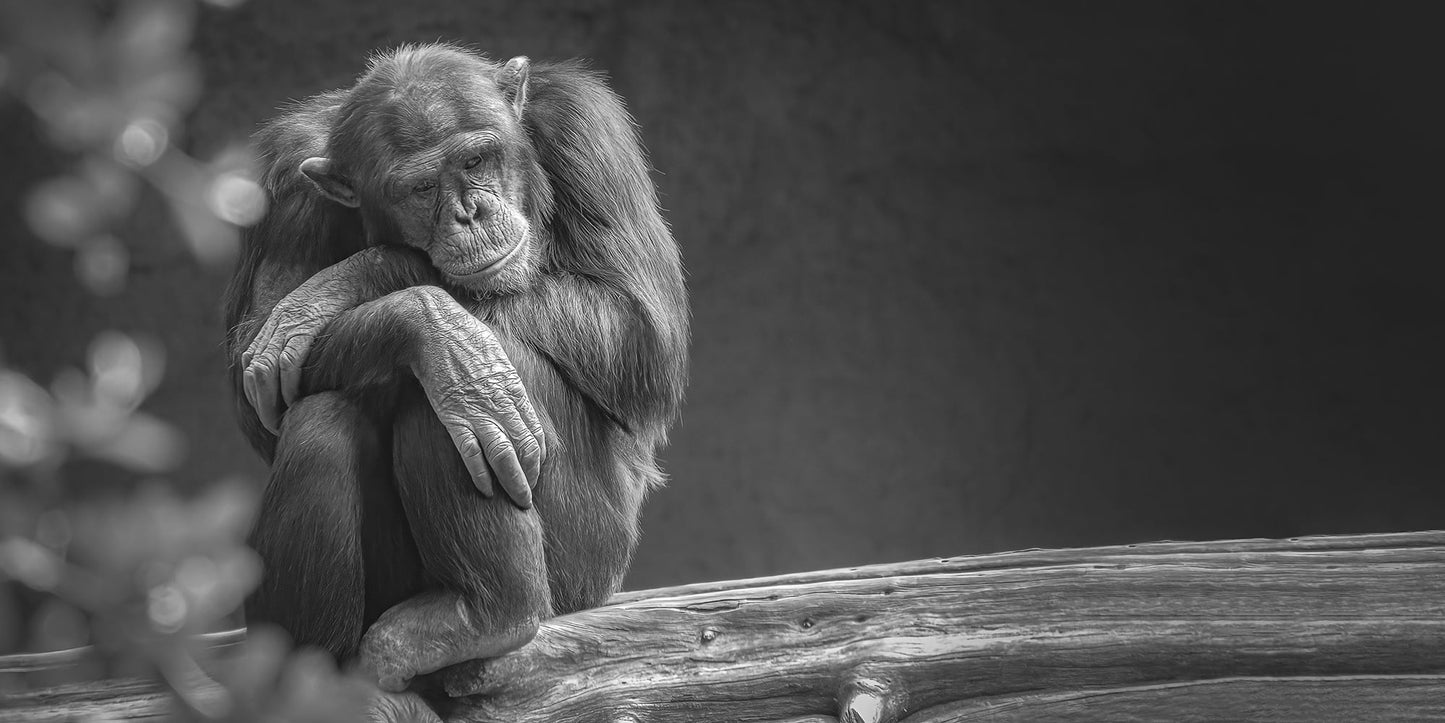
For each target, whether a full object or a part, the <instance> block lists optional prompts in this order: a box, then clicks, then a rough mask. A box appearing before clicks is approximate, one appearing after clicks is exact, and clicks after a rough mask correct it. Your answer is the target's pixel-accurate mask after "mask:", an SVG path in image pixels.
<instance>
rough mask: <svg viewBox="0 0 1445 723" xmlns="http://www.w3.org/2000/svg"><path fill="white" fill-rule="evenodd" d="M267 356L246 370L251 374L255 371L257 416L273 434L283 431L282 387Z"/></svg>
mask: <svg viewBox="0 0 1445 723" xmlns="http://www.w3.org/2000/svg"><path fill="white" fill-rule="evenodd" d="M273 363H274V362H272V361H271V360H270V359H268V358H267V357H264V356H263V357H261V358H260V359H258V360H256V362H255V363H254V364H252V365H251V368H250V369H247V370H246V372H247V373H248V374H250V373H251V372H252V371H253V370H254V371H255V376H254V379H255V385H256V402H255V404H254V405H253V406H254V407H255V408H256V416H258V417H260V418H261V424H263V425H265V427H266V429H269V430H271V433H272V434H276V433H278V432H280V431H281V406H280V404H281V389H280V386H279V381H280V380H278V379H277V375H276V369H275V367H273V366H272V364H273Z"/></svg>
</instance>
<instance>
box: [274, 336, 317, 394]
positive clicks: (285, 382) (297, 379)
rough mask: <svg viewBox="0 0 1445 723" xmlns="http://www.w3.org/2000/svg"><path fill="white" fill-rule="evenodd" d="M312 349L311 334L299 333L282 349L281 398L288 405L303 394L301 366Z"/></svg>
mask: <svg viewBox="0 0 1445 723" xmlns="http://www.w3.org/2000/svg"><path fill="white" fill-rule="evenodd" d="M310 351H311V336H310V335H308V334H298V335H296V336H293V337H291V338H290V339H288V340H287V341H286V346H285V347H284V348H282V349H281V399H282V401H284V402H285V403H286V406H287V407H290V406H291V405H293V404H295V403H296V399H297V397H299V396H301V368H302V366H303V365H305V364H306V354H307V353H308V352H310Z"/></svg>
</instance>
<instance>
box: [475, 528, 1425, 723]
mask: <svg viewBox="0 0 1445 723" xmlns="http://www.w3.org/2000/svg"><path fill="white" fill-rule="evenodd" d="M891 573H900V574H891ZM1442 593H1445V535H1441V534H1439V533H1423V534H1418V535H1381V536H1355V537H1339V538H1308V539H1302V540H1283V541H1234V542H1222V543H1163V544H1154V545H1137V546H1127V547H1111V548H1096V549H1090V550H1052V551H1022V552H1017V553H1007V554H1003V555H989V556H980V557H966V558H954V559H948V560H940V561H932V562H916V563H905V564H903V565H901V566H892V567H890V566H878V567H872V568H860V569H855V570H853V571H833V572H829V573H822V574H806V575H802V576H791V577H785V578H774V579H772V580H765V581H748V582H745V583H741V584H737V585H736V586H734V585H733V584H725V585H708V586H702V589H701V590H699V588H698V587H695V586H685V587H683V588H680V589H675V590H671V591H655V592H653V593H651V594H649V595H647V596H645V597H644V596H636V597H632V598H630V599H627V598H624V600H623V601H622V602H620V603H616V604H613V605H609V606H607V607H604V608H599V609H596V610H590V611H585V612H582V613H577V614H575V615H570V616H567V617H565V618H561V619H558V620H557V621H553V623H551V624H548V625H547V626H545V627H544V628H543V629H542V631H541V632H540V633H539V635H538V637H537V639H536V640H535V641H533V642H532V644H530V645H528V646H527V647H525V648H523V649H522V650H520V651H517V652H516V653H514V654H512V655H508V656H505V657H503V658H500V659H497V660H494V661H488V662H486V663H476V664H468V665H464V666H458V668H457V669H454V670H452V671H450V672H449V675H448V678H447V684H448V688H449V690H450V692H452V693H453V694H456V695H466V696H474V697H467V698H465V699H464V700H463V701H462V705H460V706H459V708H458V710H457V711H455V714H454V715H455V716H456V718H457V719H459V720H468V721H490V720H510V721H562V722H572V721H575V722H577V723H590V722H593V721H598V722H603V721H605V722H608V723H610V722H612V721H621V720H630V721H636V722H637V723H651V722H653V721H670V720H689V721H719V722H722V721H767V720H776V719H778V718H782V717H786V716H790V715H809V714H834V715H838V716H839V718H840V720H843V721H853V720H857V721H889V720H896V719H897V717H898V716H900V715H904V714H907V713H908V712H914V711H920V710H923V709H927V708H931V707H934V706H940V705H943V704H946V703H949V702H953V701H959V700H968V699H977V698H984V697H988V696H998V695H1006V694H1012V693H1020V692H1024V691H1030V690H1034V691H1037V690H1042V691H1050V690H1078V689H1089V688H1099V687H1121V686H1129V685H1138V684H1145V683H1151V682H1161V681H1191V680H1210V679H1216V678H1228V677H1238V676H1290V675H1309V676H1360V675H1393V674H1409V673H1440V672H1445V615H1442V612H1445V611H1442V608H1445V595H1442ZM1356 685H1358V684H1356ZM1221 689H1228V688H1221ZM1434 690H1435V691H1436V692H1437V693H1438V692H1440V691H1441V690H1445V689H1441V688H1436V689H1434ZM859 691H864V692H865V693H866V696H865V697H864V698H860V697H859ZM1239 700H1240V705H1241V706H1245V705H1247V704H1248V701H1247V700H1245V698H1243V697H1241V698H1240V699H1239ZM1236 712H1237V713H1241V714H1247V708H1240V709H1238V710H1237V711H1236ZM1226 717H1227V716H1226ZM1244 717H1249V716H1248V715H1245V716H1244Z"/></svg>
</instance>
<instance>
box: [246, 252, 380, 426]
mask: <svg viewBox="0 0 1445 723" xmlns="http://www.w3.org/2000/svg"><path fill="white" fill-rule="evenodd" d="M392 253H394V251H392V250H391V249H387V248H382V247H372V248H369V249H366V250H363V251H360V252H357V253H356V254H353V255H352V256H349V257H347V258H346V259H343V260H342V261H340V262H338V263H335V264H332V265H331V266H328V267H326V268H324V269H322V270H321V271H319V272H317V274H316V275H315V276H312V277H311V278H309V279H307V280H306V281H305V282H304V283H302V284H301V285H300V286H298V287H296V289H294V290H293V291H292V292H291V293H289V294H287V295H286V297H285V298H283V299H281V301H280V302H278V303H277V304H276V306H275V307H274V308H272V309H271V315H270V316H268V317H266V323H265V324H262V325H261V331H259V332H257V334H256V338H255V339H253V340H252V341H251V346H249V347H248V348H247V349H246V352H245V353H244V354H242V355H241V366H242V367H244V368H245V375H244V377H243V378H242V385H243V387H244V388H245V390H246V399H247V400H248V401H250V402H251V408H252V409H255V410H256V416H257V417H259V418H260V420H261V424H263V425H265V427H266V428H267V429H269V430H271V432H272V433H273V434H274V433H275V432H276V431H277V430H279V429H280V428H281V415H282V413H284V412H285V411H286V408H287V407H289V406H291V405H292V404H295V403H296V398H297V397H298V396H299V391H300V388H301V367H302V365H303V364H305V362H306V354H307V353H308V352H309V351H310V350H311V345H312V344H313V343H314V342H315V341H316V335H317V334H319V333H321V330H322V329H323V328H325V327H326V325H327V324H328V323H329V322H330V321H331V320H332V319H335V318H336V317H337V316H339V315H341V314H342V313H343V312H345V311H347V310H349V309H353V308H355V307H356V306H357V305H359V304H361V303H362V302H365V301H370V300H371V298H374V296H375V295H376V294H375V292H374V291H373V290H372V289H371V288H369V287H370V286H372V284H370V283H368V272H369V271H371V270H372V269H374V268H376V267H377V266H378V265H379V264H386V263H395V262H393V261H389V260H388V254H392Z"/></svg>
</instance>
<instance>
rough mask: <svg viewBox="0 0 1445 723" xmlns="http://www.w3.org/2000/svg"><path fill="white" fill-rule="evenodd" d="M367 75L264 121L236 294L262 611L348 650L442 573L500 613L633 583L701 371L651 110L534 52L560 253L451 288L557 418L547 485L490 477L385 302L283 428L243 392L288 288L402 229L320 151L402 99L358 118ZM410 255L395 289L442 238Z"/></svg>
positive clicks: (553, 239) (549, 424) (316, 364)
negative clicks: (649, 511) (351, 100)
mask: <svg viewBox="0 0 1445 723" xmlns="http://www.w3.org/2000/svg"><path fill="white" fill-rule="evenodd" d="M463 52H464V51H459V50H458V49H456V48H452V47H449V46H422V47H408V48H403V49H401V50H398V51H395V52H393V53H389V54H385V55H382V56H379V57H378V58H376V59H374V60H373V61H372V64H371V67H370V69H369V71H368V72H369V73H379V72H386V73H403V74H404V73H415V72H416V70H415V69H416V68H427V67H432V68H434V67H437V62H436V61H447V60H448V59H454V58H455V54H457V53H463ZM465 57H466V58H467V59H469V62H472V63H479V62H483V61H481V60H480V59H479V58H477V56H474V55H471V54H466V56H465ZM443 64H445V63H443ZM462 65H465V63H463V64H462ZM473 67H481V68H486V69H490V71H489V72H493V73H494V72H495V71H496V68H497V67H498V66H496V65H495V64H491V63H486V64H485V65H481V66H473ZM483 72H488V71H485V70H484V71H483ZM415 80H416V81H418V82H425V81H426V80H428V79H427V78H415ZM349 93H350V91H349V90H340V91H334V92H330V93H325V94H322V95H318V96H316V97H313V98H311V99H308V100H306V101H303V102H301V103H298V104H296V105H295V106H293V107H292V108H290V109H288V110H286V111H285V112H284V113H283V114H281V115H279V116H278V117H276V118H275V119H273V120H271V121H270V122H269V123H267V124H266V125H265V126H264V127H263V128H262V130H261V131H260V132H259V134H258V136H257V138H256V145H257V146H258V150H259V155H260V159H261V162H262V164H263V166H264V170H265V176H264V178H265V187H266V189H267V191H268V192H269V194H270V197H271V204H272V205H271V208H270V211H269V213H268V214H267V215H266V217H265V219H264V220H262V222H261V223H260V224H259V225H257V226H256V227H254V228H252V229H250V230H249V232H248V233H247V234H246V238H245V242H244V247H243V250H242V258H241V262H240V267H239V268H238V270H237V272H236V274H235V277H234V279H233V281H232V285H231V287H230V289H229V291H228V294H227V301H226V321H227V324H228V325H229V327H230V329H231V333H230V336H229V338H228V345H227V346H228V354H229V358H230V359H231V363H232V367H231V373H232V374H231V375H232V381H233V386H234V391H235V399H236V404H237V411H238V415H239V418H240V424H241V427H242V430H243V431H244V433H245V434H246V436H247V438H248V439H249V440H250V442H251V444H252V445H253V446H254V447H255V448H256V449H257V450H258V451H259V452H260V453H261V454H262V456H264V457H265V458H266V459H267V461H268V462H270V463H271V465H272V475H271V480H270V481H269V483H268V485H267V488H266V493H265V497H264V500H263V503H262V510H261V515H260V518H259V520H258V522H257V526H256V528H255V531H254V533H253V535H252V542H253V544H254V546H255V547H256V548H257V549H258V550H259V552H260V554H261V555H262V558H263V560H264V562H265V563H266V570H265V575H264V580H263V583H262V586H261V588H260V589H259V590H258V591H257V593H256V594H255V595H254V596H253V597H252V599H251V600H250V601H249V602H248V608H247V614H248V617H249V618H250V619H251V620H252V621H253V622H254V621H258V620H270V621H275V622H278V623H280V624H282V625H283V627H285V628H287V629H288V630H289V631H290V632H291V633H292V634H293V635H294V636H295V637H297V639H298V641H299V642H301V643H309V644H315V645H320V646H322V647H325V648H326V649H328V650H330V651H331V652H332V653H334V654H335V655H337V656H338V657H341V658H345V657H349V656H351V655H353V654H354V653H355V652H356V650H357V645H358V643H359V640H360V638H361V635H362V634H363V633H364V632H365V630H366V628H367V627H368V626H369V625H370V624H371V623H372V622H373V621H374V620H375V619H376V618H377V616H379V615H380V614H381V613H382V612H383V611H384V610H385V609H387V608H388V607H390V606H391V605H394V604H396V603H398V602H400V601H402V600H404V599H407V598H409V597H411V596H413V595H415V594H417V593H419V592H422V591H424V590H426V589H428V588H437V587H440V588H445V589H448V590H451V591H455V592H461V593H463V594H464V595H466V596H467V597H468V598H469V599H471V600H474V601H475V602H476V606H475V607H476V608H477V609H478V611H479V612H480V613H481V614H483V615H485V616H487V617H489V618H491V619H493V620H494V621H496V622H497V623H498V624H502V623H505V622H506V620H508V619H521V618H525V617H526V616H527V615H529V614H534V613H537V612H540V613H541V614H543V615H545V614H547V613H558V614H560V613H564V612H568V611H572V610H577V609H580V608H585V607H589V606H594V605H597V604H599V603H601V602H603V601H604V600H605V599H606V598H607V597H608V596H609V595H610V594H611V593H612V592H615V591H616V590H617V588H618V586H619V585H620V583H621V580H622V576H623V574H624V572H625V570H626V568H627V565H628V563H629V561H630V558H631V555H632V551H633V549H634V547H635V545H636V542H637V536H638V518H639V514H640V506H641V504H642V501H643V499H644V497H645V496H646V493H647V491H648V490H649V489H651V488H653V487H655V486H657V485H659V484H660V483H661V481H662V479H663V475H662V473H661V472H660V471H659V469H658V467H657V464H656V461H655V454H656V452H657V450H658V449H659V448H660V447H661V446H662V445H663V444H664V443H665V442H666V434H667V429H668V427H669V426H670V425H671V424H672V422H673V421H674V419H675V417H676V415H677V412H678V408H679V406H680V404H681V399H682V393H683V387H684V385H685V381H686V371H687V341H688V312H687V301H686V296H685V291H684V287H683V278H682V270H681V264H680V260H679V257H678V251H677V247H676V244H675V242H674V241H673V239H672V236H671V234H670V232H669V230H668V228H667V225H666V223H665V222H664V221H663V219H662V216H661V214H660V213H659V210H658V207H657V197H656V192H655V190H654V187H653V184H652V181H651V179H650V177H649V167H648V164H647V161H646V158H645V156H644V153H643V151H642V148H641V145H640V143H639V140H638V137H637V134H636V131H635V128H634V125H633V122H632V120H631V118H630V117H629V116H628V114H627V112H626V111H625V109H624V108H623V105H622V103H621V101H620V99H618V98H617V96H616V95H614V94H613V93H612V92H611V91H610V90H609V89H608V88H607V86H606V85H605V83H604V80H603V78H602V77H601V76H600V75H599V74H597V73H594V72H592V71H589V70H587V69H586V68H584V67H583V66H581V65H579V64H576V63H559V64H538V65H534V66H532V71H531V83H530V89H529V92H528V98H527V101H526V106H525V112H524V118H523V121H524V126H525V129H526V134H527V137H528V140H529V141H530V144H531V148H530V152H531V155H532V157H533V158H535V166H534V167H533V168H532V169H530V172H531V174H532V175H531V176H529V179H530V183H529V194H528V198H527V204H526V210H527V212H528V214H529V218H530V219H531V221H532V225H533V229H534V233H536V234H538V235H539V241H540V246H539V248H540V251H541V252H542V254H541V256H540V257H539V259H540V260H539V264H538V267H537V270H538V275H537V276H535V281H534V283H533V284H532V285H531V286H530V287H529V288H527V289H526V290H524V291H521V292H518V293H512V294H507V295H503V296H500V297H496V298H489V299H485V300H475V299H470V298H468V297H467V295H466V294H465V292H462V291H459V290H453V295H454V296H456V297H457V298H459V299H462V300H464V301H465V303H466V304H467V305H468V308H469V309H471V310H473V312H474V313H475V314H477V315H478V317H479V318H481V319H482V320H483V321H484V322H485V323H487V324H488V325H489V326H490V327H491V328H492V329H493V331H494V332H495V333H496V334H497V336H498V337H499V338H500V339H501V341H502V343H503V346H504V347H505V348H506V351H507V354H508V356H509V358H510V359H511V361H512V363H513V365H514V366H515V367H516V368H517V370H518V372H519V373H520V375H521V377H522V380H523V382H524V384H525V385H526V387H527V390H528V392H529V394H530V396H531V399H532V401H533V404H534V405H535V406H536V408H537V410H538V413H539V414H540V415H541V417H542V418H543V424H544V425H545V427H546V429H547V432H548V459H547V461H546V463H545V465H544V467H543V474H542V482H541V483H540V485H538V487H537V488H536V490H535V504H534V507H533V508H532V509H530V510H522V509H519V508H517V507H516V506H514V505H512V504H511V503H510V502H509V501H508V500H507V499H506V496H505V495H504V494H498V495H497V496H495V497H493V498H490V499H487V498H483V497H482V496H481V495H480V494H479V493H477V492H476V490H475V489H474V488H473V486H472V483H471V481H470V479H469V477H468V475H467V472H466V469H465V468H464V467H463V465H462V463H461V460H460V457H459V456H458V455H457V453H456V451H455V449H454V448H453V447H452V443H451V441H450V439H449V438H448V437H447V435H446V433H445V432H444V431H443V429H442V427H441V425H440V423H439V422H438V421H437V420H436V418H435V415H434V414H433V413H432V411H431V409H430V407H429V405H428V403H427V401H426V398H425V397H424V396H423V395H422V394H421V392H420V389H419V387H418V386H417V384H416V382H415V380H413V379H412V378H411V377H410V375H409V374H407V373H406V372H405V371H404V370H400V369H399V363H398V360H399V359H402V358H404V355H405V354H406V353H407V351H408V350H407V345H408V343H409V336H408V334H409V331H410V330H408V329H402V328H395V324H396V322H394V321H388V320H387V319H388V318H390V317H386V316H385V315H383V314H380V313H379V312H378V307H377V306H376V304H375V303H371V304H364V305H362V306H360V307H358V308H357V309H354V310H352V311H350V312H347V313H346V314H344V315H343V316H342V317H340V318H339V319H337V320H336V321H335V322H333V323H332V324H331V325H330V326H328V327H327V329H326V330H325V333H324V334H323V335H322V337H321V338H320V339H319V340H318V342H317V345H316V346H315V347H313V349H312V352H311V354H310V356H309V357H308V359H307V363H306V367H305V369H306V371H305V374H304V378H303V391H304V393H305V394H307V395H308V396H306V397H305V398H303V399H301V400H300V401H299V402H298V403H297V404H296V405H294V406H293V407H292V408H291V409H290V410H289V411H288V412H287V415H286V417H285V419H284V420H283V424H282V427H281V432H280V438H279V440H278V439H277V438H276V437H274V436H272V435H271V434H270V433H269V432H267V431H266V429H265V428H264V427H263V426H262V425H261V424H260V423H259V421H258V419H257V417H256V414H255V412H254V411H253V410H252V409H251V407H250V405H249V404H248V403H247V401H246V397H245V395H244V393H243V392H242V389H241V377H242V371H243V370H242V368H241V365H240V363H239V358H240V356H241V354H242V352H244V351H245V350H246V348H247V346H248V345H249V344H250V342H251V340H252V339H253V338H254V336H255V335H256V333H257V330H258V328H259V326H260V325H261V323H262V322H263V321H264V320H265V319H266V316H267V315H268V314H269V313H270V310H271V309H272V307H273V306H274V305H275V304H276V303H277V301H279V300H280V299H281V298H282V297H283V296H285V295H286V294H287V293H288V292H290V291H291V290H292V289H294V288H295V287H296V286H298V285H299V284H300V283H301V282H303V281H304V280H306V279H307V278H309V277H310V276H311V275H312V274H314V273H316V272H317V271H319V270H320V269H322V268H324V267H326V266H328V265H330V264H333V263H336V262H338V261H340V260H342V259H344V258H346V257H347V256H349V255H351V254H352V253H355V252H356V251H358V250H360V249H362V248H364V247H366V246H367V245H369V244H388V243H394V242H395V241H396V239H394V238H389V237H388V233H389V231H388V229H386V228H381V227H378V224H376V223H374V222H370V223H368V222H369V221H370V220H371V219H370V217H369V216H367V217H366V218H365V220H364V218H363V214H362V213H359V212H358V211H357V210H355V209H350V208H345V207H343V206H340V205H338V204H334V203H331V202H329V201H328V200H326V199H325V198H323V197H322V196H321V195H320V194H319V193H317V192H316V190H315V189H314V188H313V187H312V186H311V185H310V184H309V183H308V181H307V180H306V179H305V178H304V177H303V175H302V174H301V173H300V172H299V171H298V167H299V165H300V163H301V161H302V160H304V159H306V158H308V157H310V156H319V155H323V154H326V153H328V151H327V145H328V137H332V142H334V141H335V138H336V136H334V135H333V131H334V130H335V129H337V128H339V127H341V126H342V124H343V121H344V123H345V125H346V127H348V128H350V127H356V128H360V129H362V132H363V133H365V132H369V131H368V129H370V128H372V127H373V126H374V125H375V124H376V123H381V122H383V121H380V120H368V119H366V118H361V117H353V118H346V119H342V118H339V117H338V114H339V109H340V108H342V107H343V105H344V104H345V103H346V101H347V100H348V94H349ZM363 107H364V106H363ZM336 135H337V136H339V135H344V134H336ZM350 142H356V141H350ZM337 150H339V151H341V154H345V153H353V154H355V153H358V152H359V153H360V154H361V155H363V156H364V155H366V149H358V148H343V149H332V151H331V152H332V153H333V154H334V155H341V154H336V153H335V151H337ZM524 162H525V161H524ZM366 180H367V179H362V182H366ZM395 258H396V259H397V263H396V264H395V266H394V268H390V269H386V270H383V271H382V272H379V275H380V276H385V277H388V278H379V279H378V280H376V284H377V285H378V287H379V291H380V292H382V293H384V292H385V290H387V289H391V288H403V287H405V286H410V285H417V284H437V283H438V281H437V279H438V276H437V274H436V273H435V272H434V270H433V269H431V268H430V267H429V265H428V262H427V259H426V256H425V255H424V254H420V253H416V252H412V251H410V250H406V249H397V251H396V253H395ZM378 303H379V302H378ZM544 573H545V575H544Z"/></svg>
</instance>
